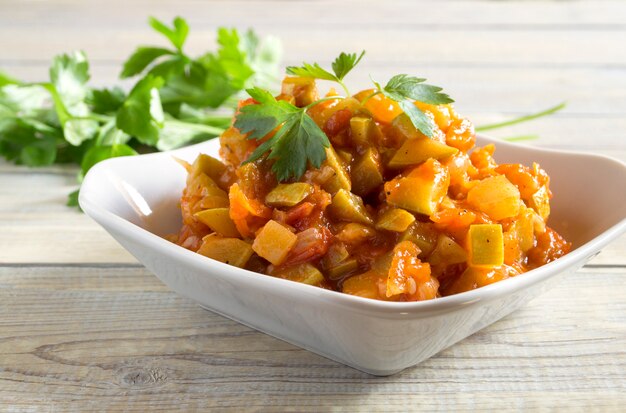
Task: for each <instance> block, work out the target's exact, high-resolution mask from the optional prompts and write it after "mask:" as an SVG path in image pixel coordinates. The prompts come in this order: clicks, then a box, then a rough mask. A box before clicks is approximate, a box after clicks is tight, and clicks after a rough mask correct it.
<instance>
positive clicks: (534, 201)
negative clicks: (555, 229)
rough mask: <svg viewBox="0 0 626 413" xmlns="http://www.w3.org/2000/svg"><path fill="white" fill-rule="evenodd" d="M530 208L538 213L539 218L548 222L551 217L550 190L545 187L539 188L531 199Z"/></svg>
mask: <svg viewBox="0 0 626 413" xmlns="http://www.w3.org/2000/svg"><path fill="white" fill-rule="evenodd" d="M528 206H530V207H531V208H532V209H534V210H535V211H537V213H538V214H539V216H540V217H541V218H542V219H543V220H544V221H546V220H547V219H548V216H550V193H549V191H548V189H547V188H546V187H545V186H542V187H541V188H539V190H538V191H537V192H535V193H534V194H533V196H532V197H531V198H530V202H529V205H528Z"/></svg>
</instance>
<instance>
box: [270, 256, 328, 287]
mask: <svg viewBox="0 0 626 413" xmlns="http://www.w3.org/2000/svg"><path fill="white" fill-rule="evenodd" d="M272 275H273V276H274V277H278V278H284V279H286V280H291V281H296V282H300V283H303V284H309V285H315V286H319V285H320V284H321V283H322V282H323V281H324V275H323V274H322V273H321V272H320V270H318V269H317V268H315V267H314V266H313V265H311V264H309V263H308V262H307V263H304V264H298V265H294V266H293V267H287V268H281V269H280V270H278V271H273V272H272Z"/></svg>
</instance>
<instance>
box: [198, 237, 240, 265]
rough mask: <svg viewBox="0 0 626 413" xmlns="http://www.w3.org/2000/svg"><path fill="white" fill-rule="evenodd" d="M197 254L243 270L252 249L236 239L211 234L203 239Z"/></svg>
mask: <svg viewBox="0 0 626 413" xmlns="http://www.w3.org/2000/svg"><path fill="white" fill-rule="evenodd" d="M198 253H199V254H202V255H204V256H206V257H209V258H213V259H214V260H217V261H221V262H223V263H226V264H230V265H234V266H235V267H240V268H243V267H244V266H245V265H246V263H247V262H248V260H249V259H250V256H252V247H251V246H250V244H248V243H247V242H245V241H243V240H241V239H238V238H223V237H221V236H218V235H215V234H212V235H210V236H207V237H205V238H204V239H203V242H202V245H201V246H200V249H199V250H198Z"/></svg>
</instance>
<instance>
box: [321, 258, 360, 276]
mask: <svg viewBox="0 0 626 413" xmlns="http://www.w3.org/2000/svg"><path fill="white" fill-rule="evenodd" d="M358 269H359V262H358V261H357V260H356V258H349V259H347V260H344V261H342V262H340V263H339V264H337V265H335V266H334V267H330V268H328V269H327V270H326V274H328V278H330V279H331V280H338V279H340V278H342V277H343V276H345V275H346V274H349V273H352V272H355V271H356V270H358Z"/></svg>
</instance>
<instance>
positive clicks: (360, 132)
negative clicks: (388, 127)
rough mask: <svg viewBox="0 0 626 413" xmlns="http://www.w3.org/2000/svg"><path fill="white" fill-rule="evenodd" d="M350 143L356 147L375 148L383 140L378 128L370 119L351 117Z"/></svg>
mask: <svg viewBox="0 0 626 413" xmlns="http://www.w3.org/2000/svg"><path fill="white" fill-rule="evenodd" d="M350 134H351V137H352V142H353V143H354V144H355V145H358V146H375V145H377V144H378V143H380V142H381V141H382V139H383V135H382V132H381V131H380V128H379V127H378V125H377V124H376V122H374V120H373V119H372V118H370V117H365V116H353V117H352V118H351V119H350Z"/></svg>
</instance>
